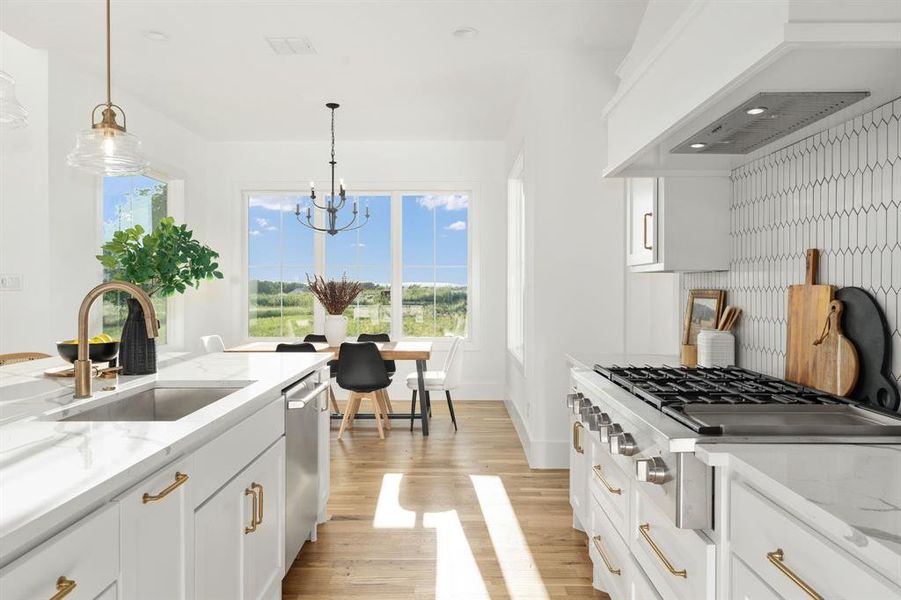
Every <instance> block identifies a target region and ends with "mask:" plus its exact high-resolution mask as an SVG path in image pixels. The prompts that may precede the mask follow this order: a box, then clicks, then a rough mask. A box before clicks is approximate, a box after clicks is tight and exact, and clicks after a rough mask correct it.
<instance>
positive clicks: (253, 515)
mask: <svg viewBox="0 0 901 600" xmlns="http://www.w3.org/2000/svg"><path fill="white" fill-rule="evenodd" d="M244 495H245V496H253V504H252V506H251V507H250V527H245V528H244V535H247V534H248V533H253V532H254V531H256V530H257V492H256V490H252V489H250V488H247V489H245V490H244Z"/></svg>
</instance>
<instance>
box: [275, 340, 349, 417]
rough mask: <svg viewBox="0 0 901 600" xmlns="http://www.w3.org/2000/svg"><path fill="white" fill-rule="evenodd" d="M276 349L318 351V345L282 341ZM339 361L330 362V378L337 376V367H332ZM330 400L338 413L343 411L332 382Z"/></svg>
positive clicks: (279, 350) (329, 391) (333, 408)
mask: <svg viewBox="0 0 901 600" xmlns="http://www.w3.org/2000/svg"><path fill="white" fill-rule="evenodd" d="M307 337H309V336H307ZM275 351H276V352H316V346H314V345H313V344H311V343H310V342H309V341H303V342H300V343H298V344H288V343H281V344H278V345H277V346H276V347H275ZM337 362H338V361H336V360H330V361H329V362H328V366H329V377H330V378H331V377H334V376H335V374H333V373H332V371H337V368H335V367H332V363H337ZM328 400H329V404H331V406H332V411H333V412H334V413H335V414H336V415H337V414H339V413H340V412H341V411H340V410H338V400H337V399H336V398H335V391H334V390H332V386H331V383H330V384H329V386H328Z"/></svg>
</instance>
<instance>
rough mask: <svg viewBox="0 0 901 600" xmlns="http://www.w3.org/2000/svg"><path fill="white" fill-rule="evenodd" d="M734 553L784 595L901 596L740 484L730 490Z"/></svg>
mask: <svg viewBox="0 0 901 600" xmlns="http://www.w3.org/2000/svg"><path fill="white" fill-rule="evenodd" d="M730 496H731V506H730V509H729V511H730V514H731V515H734V516H735V517H734V518H732V519H731V520H730V525H731V530H732V531H731V534H732V552H734V553H735V554H736V555H738V557H739V558H741V560H742V561H744V562H745V563H746V564H747V565H748V567H749V568H750V569H751V570H752V571H754V572H755V573H756V574H757V576H758V577H760V579H761V580H763V581H764V582H766V584H767V585H768V586H770V587H771V588H773V590H775V591H776V592H777V593H778V594H779V595H781V596H784V597H786V598H805V597H808V596H810V595H811V594H809V593H806V592H805V586H806V588H807V589H809V590H810V591H811V592H815V593H816V594H819V595H820V596H822V597H823V598H829V599H830V600H831V599H833V598H847V599H852V598H901V588H899V587H897V586H895V585H892V584H891V583H890V582H889V581H887V580H884V579H883V578H882V577H881V576H880V575H878V574H876V573H874V572H871V571H870V570H869V569H867V568H866V567H865V566H864V565H863V564H862V563H859V562H858V561H857V560H856V559H854V558H853V557H851V556H850V555H849V554H847V553H845V552H844V551H843V550H841V549H840V548H838V547H837V546H834V545H833V544H832V543H831V542H830V541H828V540H826V539H825V538H823V537H821V536H820V535H819V534H817V533H816V532H815V531H813V530H812V529H810V528H809V527H807V526H806V525H804V524H803V523H801V522H800V521H798V520H797V519H795V518H794V517H792V516H791V515H789V514H788V513H786V512H785V511H783V510H782V509H781V508H779V507H778V506H776V505H775V504H773V503H772V502H770V501H769V500H767V499H766V498H764V497H763V496H762V495H760V494H759V493H758V492H756V491H755V490H752V489H751V488H749V487H748V486H746V485H744V484H743V483H740V482H733V483H732V489H731V494H730Z"/></svg>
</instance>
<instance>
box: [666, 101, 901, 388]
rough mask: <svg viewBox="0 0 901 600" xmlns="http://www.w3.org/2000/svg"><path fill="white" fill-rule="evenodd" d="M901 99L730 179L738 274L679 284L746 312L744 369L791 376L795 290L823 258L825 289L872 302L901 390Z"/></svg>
mask: <svg viewBox="0 0 901 600" xmlns="http://www.w3.org/2000/svg"><path fill="white" fill-rule="evenodd" d="M899 121H901V98H899V99H897V100H895V101H894V102H889V103H887V104H885V105H883V106H880V107H878V108H876V109H875V110H873V111H870V112H868V113H865V114H863V115H860V116H858V117H855V118H853V119H849V120H848V121H846V122H845V123H842V124H840V125H837V126H835V127H832V128H830V129H828V130H824V131H820V132H817V133H815V134H813V135H811V136H809V137H807V138H805V139H803V140H800V141H798V142H796V143H794V144H792V145H790V146H787V147H785V148H782V149H780V150H776V151H775V152H771V153H769V154H766V155H763V156H759V157H756V158H754V159H753V160H752V161H751V162H749V163H747V164H745V165H742V166H741V167H738V168H737V169H735V170H734V171H732V185H733V190H732V219H731V223H732V225H731V229H732V231H731V234H732V260H731V263H730V270H729V271H725V272H717V273H691V274H685V275H683V276H682V278H681V288H682V294H681V295H682V305H683V306H684V305H685V302H687V295H688V290H689V289H692V288H718V289H725V290H727V291H728V294H727V297H726V301H727V303H729V304H734V305H737V306H739V307H741V308H742V310H743V314H742V318H741V321H740V322H739V325H738V329H737V330H736V338H737V342H738V348H737V361H738V364H739V365H741V366H743V367H747V368H749V369H753V370H755V371H761V372H764V373H768V374H771V375H776V376H782V375H783V372H784V369H785V335H786V314H785V313H786V302H787V297H788V286H789V285H790V284H792V283H803V281H804V253H805V250H806V249H807V248H819V249H820V269H819V281H820V282H822V283H830V284H833V285H835V286H837V287H844V286H852V285H853V286H859V287H862V288H865V289H867V290H869V291H870V293H872V294H873V295H874V296H875V297H876V299H877V301H878V302H879V304H880V306H882V308H883V311H884V312H885V314H886V319H887V321H888V323H889V329H890V331H891V333H892V341H893V344H892V355H893V361H892V363H893V364H892V375H893V377H894V378H895V380H896V381H899V380H901V331H899V324H901V298H899V297H901V210H899V209H901V126H899Z"/></svg>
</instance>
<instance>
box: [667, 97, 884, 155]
mask: <svg viewBox="0 0 901 600" xmlns="http://www.w3.org/2000/svg"><path fill="white" fill-rule="evenodd" d="M869 95H870V93H869V92H761V93H759V94H757V95H756V96H754V97H753V98H751V99H749V100H748V101H747V102H744V103H742V104H741V105H740V106H737V107H736V108H735V109H733V110H732V111H730V112H729V113H727V114H726V115H724V116H722V117H720V118H719V119H716V120H715V121H713V122H712V123H711V124H710V125H707V126H706V127H704V128H702V129H701V130H700V131H698V132H697V133H695V134H694V135H692V136H691V137H689V138H688V139H687V140H685V141H684V142H682V143H681V144H679V145H678V146H676V147H675V148H673V149H672V150H671V152H672V153H673V154H747V153H748V152H753V151H754V150H757V149H758V148H762V147H763V146H766V145H767V144H770V143H772V142H775V141H776V140H778V139H779V138H782V137H784V136H786V135H788V134H789V133H792V132H793V131H797V130H798V129H801V128H803V127H807V126H808V125H810V124H811V123H815V122H817V121H819V120H820V119H822V118H824V117H828V116H829V115H831V114H832V113H834V112H838V111H840V110H842V109H844V108H847V107H848V106H850V105H852V104H854V103H855V102H859V101H860V100H863V99H864V98H866V97H867V96H869Z"/></svg>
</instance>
